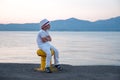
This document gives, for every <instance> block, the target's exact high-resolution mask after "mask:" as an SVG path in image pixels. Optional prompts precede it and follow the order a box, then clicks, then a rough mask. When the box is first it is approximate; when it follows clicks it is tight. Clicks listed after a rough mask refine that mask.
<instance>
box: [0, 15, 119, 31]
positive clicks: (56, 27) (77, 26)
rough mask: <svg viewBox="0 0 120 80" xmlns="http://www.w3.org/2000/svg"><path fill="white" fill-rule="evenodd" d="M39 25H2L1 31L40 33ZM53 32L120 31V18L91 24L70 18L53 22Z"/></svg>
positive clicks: (0, 25)
mask: <svg viewBox="0 0 120 80" xmlns="http://www.w3.org/2000/svg"><path fill="white" fill-rule="evenodd" d="M38 30H39V23H26V24H0V31H38ZM50 30H51V31H120V16H118V17H115V18H110V19H106V20H98V21H95V22H90V21H87V20H79V19H76V18H69V19H66V20H55V21H51V29H50Z"/></svg>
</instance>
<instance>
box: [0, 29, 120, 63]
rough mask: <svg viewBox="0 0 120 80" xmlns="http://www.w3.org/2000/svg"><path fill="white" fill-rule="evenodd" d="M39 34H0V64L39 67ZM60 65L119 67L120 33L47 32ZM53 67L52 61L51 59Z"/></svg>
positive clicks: (23, 32)
mask: <svg viewBox="0 0 120 80" xmlns="http://www.w3.org/2000/svg"><path fill="white" fill-rule="evenodd" d="M37 34H38V31H0V63H28V64H29V63H30V64H31V63H32V64H40V57H39V56H37V54H36V51H37V50H38V47H37V44H36V37H37ZM50 35H51V37H52V42H51V44H52V45H54V46H55V47H56V48H57V49H58V51H59V60H60V64H69V65H120V32H71V31H70V32H69V31H68V32H67V31H50ZM52 61H53V63H54V58H52Z"/></svg>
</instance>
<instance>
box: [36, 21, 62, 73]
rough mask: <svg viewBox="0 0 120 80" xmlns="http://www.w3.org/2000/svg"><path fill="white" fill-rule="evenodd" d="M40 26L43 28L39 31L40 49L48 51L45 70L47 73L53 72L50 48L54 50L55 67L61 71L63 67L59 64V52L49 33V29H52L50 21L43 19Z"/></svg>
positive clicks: (38, 41)
mask: <svg viewBox="0 0 120 80" xmlns="http://www.w3.org/2000/svg"><path fill="white" fill-rule="evenodd" d="M40 28H41V30H40V31H39V33H38V36H37V44H38V47H39V48H40V49H42V50H43V51H44V52H45V53H46V68H45V71H46V72H47V73H51V72H52V71H51V70H50V60H51V57H52V56H51V51H50V49H53V50H54V52H55V53H54V65H55V67H56V68H57V69H58V70H59V71H61V70H62V67H61V66H60V65H59V53H58V50H57V49H56V48H55V47H54V46H52V45H51V44H50V41H52V39H51V36H50V35H49V33H48V30H49V29H50V22H49V21H48V20H47V19H43V20H42V21H40Z"/></svg>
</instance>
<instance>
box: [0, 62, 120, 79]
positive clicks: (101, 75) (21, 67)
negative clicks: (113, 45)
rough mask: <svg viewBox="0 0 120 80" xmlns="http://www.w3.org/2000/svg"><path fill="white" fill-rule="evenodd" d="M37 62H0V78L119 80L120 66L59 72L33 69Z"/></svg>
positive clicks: (65, 68)
mask: <svg viewBox="0 0 120 80" xmlns="http://www.w3.org/2000/svg"><path fill="white" fill-rule="evenodd" d="M36 67H39V64H26V63H25V64H22V63H21V64H20V63H0V80H120V66H104V65H94V66H72V65H68V64H62V67H63V68H64V70H63V71H61V72H53V73H45V72H39V71H34V68H36Z"/></svg>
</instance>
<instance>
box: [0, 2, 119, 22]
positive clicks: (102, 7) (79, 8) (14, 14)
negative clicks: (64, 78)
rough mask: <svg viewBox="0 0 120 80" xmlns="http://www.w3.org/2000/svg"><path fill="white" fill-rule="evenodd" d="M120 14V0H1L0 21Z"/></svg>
mask: <svg viewBox="0 0 120 80" xmlns="http://www.w3.org/2000/svg"><path fill="white" fill-rule="evenodd" d="M117 16H120V0H0V23H5V24H6V23H38V22H40V20H42V19H44V18H47V19H48V20H50V21H52V20H58V19H68V18H71V17H74V18H77V19H81V20H89V21H96V20H101V19H109V18H112V17H117Z"/></svg>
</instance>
